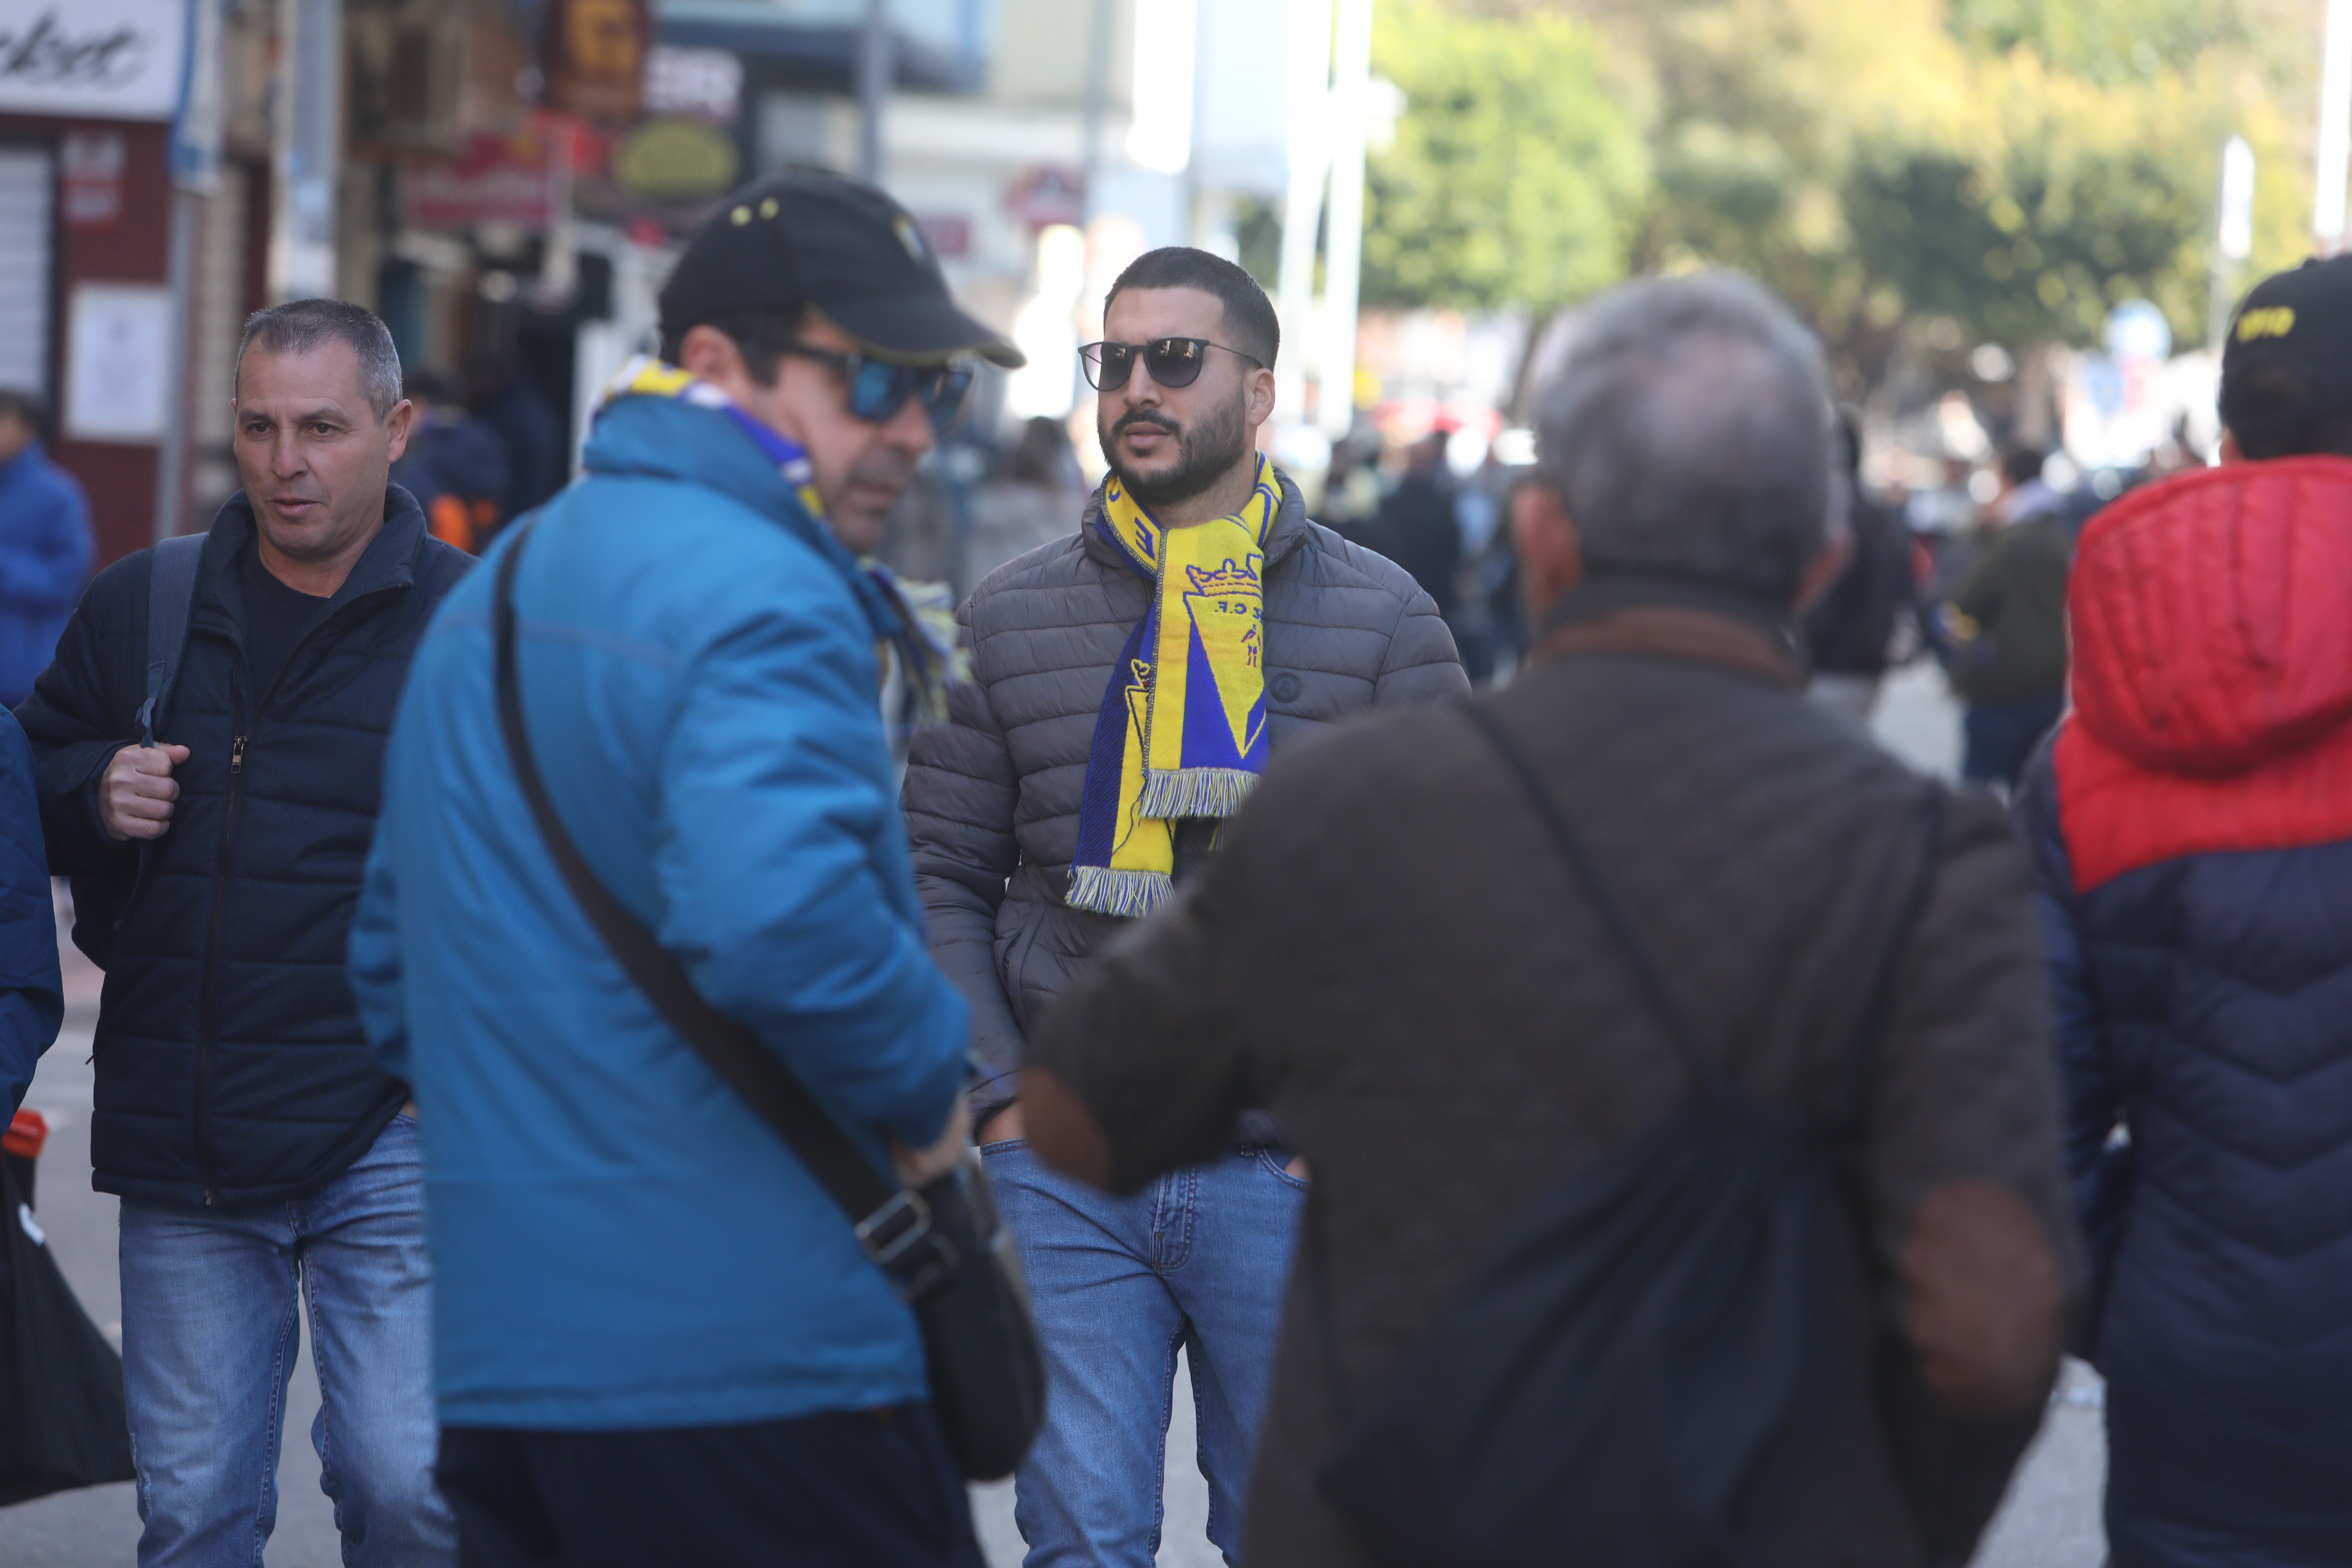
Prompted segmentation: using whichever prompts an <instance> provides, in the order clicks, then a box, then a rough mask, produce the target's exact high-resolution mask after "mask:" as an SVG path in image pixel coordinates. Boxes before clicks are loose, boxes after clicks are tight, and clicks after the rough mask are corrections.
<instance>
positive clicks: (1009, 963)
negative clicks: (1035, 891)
mask: <svg viewBox="0 0 2352 1568" xmlns="http://www.w3.org/2000/svg"><path fill="white" fill-rule="evenodd" d="M1008 901H1009V900H1008ZM1015 907H1016V908H1017V909H1018V910H1019V918H1020V920H1021V923H1020V924H1019V925H1017V926H1015V927H1014V928H1013V930H1012V931H1007V932H1003V933H1000V934H999V935H998V937H997V940H996V983H997V984H1000V985H1002V986H1003V987H1004V1000H1005V1003H1006V1004H1007V1005H1009V1006H1011V1007H1012V1009H1013V1022H1014V1023H1016V1024H1018V1025H1020V1026H1021V1029H1022V1032H1023V1033H1024V1034H1026V1033H1027V1032H1028V1030H1029V1007H1028V1002H1027V999H1026V998H1025V997H1024V995H1023V994H1022V991H1021V977H1022V975H1023V974H1024V973H1026V972H1027V971H1028V968H1029V952H1030V950H1031V949H1032V948H1034V947H1035V946H1036V945H1037V931H1038V929H1039V928H1040V927H1041V926H1043V925H1044V924H1045V911H1044V910H1042V909H1039V908H1037V907H1036V906H1034V905H1029V906H1015Z"/></svg>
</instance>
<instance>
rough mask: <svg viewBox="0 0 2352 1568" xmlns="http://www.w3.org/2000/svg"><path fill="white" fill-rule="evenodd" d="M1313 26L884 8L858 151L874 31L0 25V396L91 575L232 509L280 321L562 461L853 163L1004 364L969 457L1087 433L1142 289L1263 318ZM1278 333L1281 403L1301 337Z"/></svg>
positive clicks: (214, 4) (972, 1)
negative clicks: (870, 175) (1031, 420)
mask: <svg viewBox="0 0 2352 1568" xmlns="http://www.w3.org/2000/svg"><path fill="white" fill-rule="evenodd" d="M1360 3H1361V0H1337V5H1338V6H1339V9H1340V10H1341V11H1342V12H1344V11H1345V10H1346V8H1347V7H1348V6H1349V5H1357V4H1360ZM1334 5H1335V0H1285V4H1283V5H1265V4H1264V0H887V4H885V5H884V6H883V9H882V12H881V23H882V26H881V29H880V33H879V35H878V36H879V37H881V38H882V39H883V40H884V42H885V44H886V46H887V47H885V48H884V49H883V51H882V55H881V58H882V59H883V60H884V62H885V66H884V69H885V71H886V73H887V74H886V75H885V76H884V77H883V78H882V79H884V80H885V81H887V85H888V88H889V91H888V93H887V97H886V98H884V99H883V100H880V101H881V110H882V111H881V114H880V116H879V122H878V125H877V126H875V127H873V128H872V129H873V131H875V132H878V138H877V139H875V140H873V141H869V127H868V123H867V121H866V118H865V112H864V106H863V104H862V101H861V97H860V93H859V86H860V70H861V64H862V63H864V65H865V66H866V69H867V70H868V71H869V72H870V71H871V69H872V61H873V60H874V59H875V58H876V57H875V56H874V54H873V53H872V52H871V51H872V46H873V44H874V42H875V40H876V38H877V32H876V31H875V29H874V26H873V14H872V13H871V12H870V11H869V9H868V0H0V384H17V385H25V386H28V387H31V388H33V389H35V390H37V391H40V392H43V393H45V394H46V395H48V396H49V397H50V399H51V400H52V402H53V403H54V404H55V405H56V406H57V408H58V440H57V453H58V458H59V460H60V461H62V462H64V463H65V464H66V465H67V466H68V468H71V469H72V470H73V471H74V472H75V473H76V474H77V476H78V477H79V478H80V479H82V481H83V483H84V484H85V485H86V486H87V487H88V488H89V492H90V496H91V500H92V503H93V509H94V510H95V512H96V515H97V521H98V528H99V532H100V543H101V556H102V559H104V560H113V559H116V558H119V557H120V556H121V555H122V554H124V553H127V552H130V551H131V550H134V549H137V548H140V547H141V546H143V545H145V544H147V543H149V542H152V541H153V540H154V539H155V538H156V537H158V536H159V535H161V534H167V533H171V532H178V531H186V530H190V529H195V528H201V527H203V526H205V523H206V522H207V521H209V520H210V517H211V515H212V513H213V511H214V510H215V509H216V508H217V507H218V505H219V503H220V502H221V501H222V500H224V499H226V496H227V495H228V494H229V493H230V492H231V491H232V490H233V489H235V488H236V474H235V467H234V464H233V462H232V460H231V452H230V445H229V443H230V437H231V427H230V406H229V395H230V392H231V389H232V373H231V365H232V362H233V358H234V354H235V350H236V337H237V332H238V329H239V327H240V325H241V323H242V321H243V320H244V318H245V316H246V315H247V313H249V312H250V311H252V310H256V309H258V308H259V307H261V306H262V305H265V304H267V303H269V302H271V301H272V300H278V299H286V298H293V297H299V296H300V295H304V294H311V293H323V292H331V293H334V294H337V295H340V296H341V297H342V298H345V299H350V300H357V301H359V302H361V303H362V304H365V305H368V306H370V307H371V308H373V309H374V310H378V311H379V312H381V313H382V314H383V317H384V319H385V320H386V321H387V322H388V323H389V324H390V326H391V328H392V331H393V333H394V339H395V341H396V342H397V343H398V345H399V348H400V351H401V353H402V357H403V359H404V362H406V363H411V364H429V365H433V366H436V367H438V368H442V369H445V370H447V371H450V372H452V373H455V374H457V375H458V377H459V379H460V380H461V381H463V380H464V379H466V377H467V374H468V373H469V372H470V374H472V376H473V378H474V379H475V380H476V382H477V384H479V383H480V382H481V381H482V380H483V378H488V379H489V380H490V381H491V382H493V383H495V382H498V381H500V380H504V381H506V382H509V383H517V382H519V383H520V384H524V385H527V386H528V387H529V388H530V389H532V390H533V391H534V392H535V393H536V394H537V395H540V396H541V397H543V398H544V399H545V401H546V402H547V404H548V405H550V406H551V407H552V408H553V409H554V410H555V411H556V412H557V414H558V415H559V416H561V418H562V420H563V422H564V423H565V425H566V426H567V434H568V436H569V437H570V438H571V440H572V443H573V444H574V447H575V449H576V443H577V441H578V439H579V437H580V436H581V434H582V432H583V428H584V425H585V419H586V415H587V411H588V409H589V407H590V406H591V405H592V404H593V397H594V395H595V393H596V391H597V390H598V388H600V387H601V385H602V384H603V383H604V381H605V379H606V378H607V377H608V376H609V375H610V374H611V372H612V371H613V369H614V368H615V367H616V366H617V365H618V364H619V363H620V362H621V361H622V360H623V359H625V357H626V356H627V355H628V354H629V353H634V352H636V351H637V350H639V349H640V348H642V347H644V346H646V343H647V342H648V337H649V333H650V332H651V331H652V328H653V325H654V291H655V289H656V288H657V287H658V284H659V281H660V279H661V278H662V277H663V275H664V274H665V272H666V270H667V265H668V261H669V258H670V257H671V255H673V254H674V251H675V247H676V246H677V242H678V240H679V239H680V238H681V237H682V236H683V235H684V234H685V232H686V231H687V230H688V227H690V226H691V225H692V223H693V222H694V221H695V220H696V219H697V218H698V216H700V215H701V214H702V212H703V211H705V210H706V209H707V208H708V206H709V204H710V203H711V202H712V200H714V199H715V198H716V197H717V196H719V195H721V194H723V193H724V192H725V191H726V190H728V189H729V188H730V187H731V186H732V185H734V184H737V183H739V182H740V181H741V180H744V179H747V178H750V177H751V176H753V175H755V174H760V173H762V172H764V171H767V170H770V169H772V168H775V167H778V166H781V165H782V164H785V163H820V164H824V165H827V166H830V167H834V168H837V169H841V170H844V171H845V172H850V173H860V172H864V171H863V165H864V164H865V163H866V157H867V154H866V149H867V148H868V147H869V146H873V147H876V148H877V150H878V153H879V175H880V178H881V180H882V183H883V184H886V185H887V186H888V187H889V188H890V189H891V191H892V192H893V194H895V195H898V197H899V198H900V199H901V200H902V201H904V202H905V203H906V204H907V205H908V207H909V208H910V210H912V211H913V212H914V213H915V214H916V215H917V216H918V218H919V221H920V222H921V224H922V226H923V228H924V230H925V232H926V234H927V236H928V237H929V239H930V241H931V243H932V245H933V246H934V247H935V248H936V249H937V251H938V253H939V254H940V257H941V258H942V259H943V261H944V263H945V264H946V267H947V268H948V271H949V274H950V280H951V281H952V282H953V283H954V285H955V286H956V288H957V289H958V290H959V291H960V292H961V294H962V295H963V296H964V297H965V298H966V299H967V300H969V301H970V302H971V305H972V306H973V308H974V309H976V310H978V311H980V312H981V313H982V314H983V315H985V316H987V317H989V318H991V319H992V320H993V321H997V322H998V323H1000V324H1001V325H1003V326H1004V327H1006V328H1007V329H1008V330H1009V331H1013V333H1014V334H1015V336H1016V337H1017V338H1018V339H1019V340H1020V341H1021V342H1022V343H1023V344H1024V347H1025V348H1027V349H1028V350H1029V352H1030V353H1031V355H1032V360H1033V367H1032V369H1031V370H1029V371H1027V372H1024V373H1021V374H1017V375H1016V376H1014V377H1013V378H1010V379H1009V380H1007V379H1004V378H996V379H993V380H992V383H991V384H990V385H989V387H988V389H987V392H986V394H985V395H984V396H983V398H982V404H981V407H980V409H979V411H978V412H979V415H980V418H981V421H982V424H983V425H984V426H987V427H988V428H991V429H992V428H993V427H994V426H996V425H997V424H998V423H999V422H1001V421H1003V420H1005V419H1009V418H1017V417H1027V416H1038V415H1044V416H1053V417H1057V418H1059V417H1066V416H1073V415H1076V416H1083V415H1084V413H1085V409H1086V404H1085V402H1084V399H1085V398H1086V396H1087V394H1086V389H1085V387H1084V385H1083V384H1082V383H1081V382H1080V381H1079V379H1078V378H1077V376H1076V354H1075V353H1074V351H1075V349H1076V346H1077V344H1078V343H1079V342H1082V341H1085V339H1086V338H1087V336H1089V335H1091V333H1092V332H1093V331H1095V330H1096V329H1097V327H1098V325H1099V320H1100V299H1101V295H1102V293H1103V291H1104V289H1106V288H1107V287H1108V283H1109V281H1110V279H1112V278H1113V277H1114V276H1116V274H1117V272H1118V269H1119V268H1121V267H1123V266H1124V265H1125V264H1126V263H1127V261H1129V259H1131V258H1133V257H1134V256H1136V255H1138V254H1139V253H1140V252H1141V251H1143V250H1144V249H1146V248H1149V247H1152V246H1156V245H1163V244H1171V243H1180V242H1189V243H1194V244H1201V245H1204V246H1207V247H1210V248H1213V249H1216V250H1219V251H1221V252H1223V253H1224V254H1226V255H1229V256H1236V257H1238V258H1240V259H1242V260H1244V263H1245V264H1247V265H1250V266H1251V267H1252V268H1253V269H1255V270H1256V271H1258V272H1259V274H1260V276H1261V277H1263V278H1265V279H1266V280H1267V282H1268V283H1269V286H1272V284H1273V283H1274V278H1273V276H1272V274H1273V272H1274V270H1275V268H1276V261H1275V256H1276V249H1277V248H1278V246H1279V230H1280V226H1281V222H1282V217H1283V204H1284V201H1285V199H1286V194H1287V193H1288V192H1289V191H1290V190H1291V188H1292V186H1293V184H1295V183H1296V182H1297V180H1298V179H1300V177H1301V175H1300V168H1301V164H1300V163H1299V160H1298V159H1297V156H1296V155H1295V154H1296V153H1297V148H1296V147H1295V146H1294V142H1296V140H1297V126H1298V125H1299V124H1300V123H1301V116H1300V115H1299V114H1298V112H1297V102H1298V98H1299V95H1298V90H1297V89H1298V77H1299V71H1300V68H1301V63H1302V60H1304V63H1305V65H1306V68H1307V69H1308V70H1309V71H1310V72H1312V73H1313V75H1312V77H1311V80H1312V83H1313V86H1314V89H1315V90H1316V91H1318V92H1319V91H1320V90H1321V88H1322V84H1323V81H1324V79H1325V75H1324V73H1326V72H1328V48H1323V47H1321V46H1322V45H1323V44H1325V43H1327V42H1328V37H1329V33H1330V28H1331V26H1332V21H1331V18H1332V16H1333V15H1334ZM1293 13H1296V15H1293ZM1302 18H1304V24H1303V26H1304V29H1305V34H1306V36H1308V37H1315V36H1316V32H1317V29H1318V28H1319V29H1320V37H1316V44H1317V46H1318V48H1319V49H1320V52H1319V53H1314V57H1313V58H1306V57H1305V56H1302V55H1301V54H1300V45H1299V44H1298V38H1299V37H1301V27H1302V22H1301V19H1302ZM1310 52H1312V51H1310ZM868 79H872V78H871V76H870V75H869V78H868ZM1306 118H1307V119H1308V120H1310V121H1311V120H1312V119H1314V116H1311V115H1310V116H1307V117H1306ZM1313 177H1314V178H1315V179H1317V180H1318V181H1320V180H1321V179H1323V178H1324V177H1325V176H1324V174H1323V172H1322V170H1321V169H1320V168H1319V167H1318V168H1317V169H1316V170H1315V171H1314V174H1313ZM1320 188H1321V187H1320V185H1319V184H1318V187H1317V191H1318V194H1317V195H1316V200H1315V203H1314V204H1310V205H1309V206H1308V207H1307V211H1308V212H1309V213H1314V212H1317V211H1318V210H1319V202H1320V195H1319V192H1320ZM1307 254H1308V264H1309V266H1310V268H1311V267H1312V264H1313V253H1312V250H1311V248H1310V249H1309V251H1308V253H1307ZM1349 310H1350V312H1352V302H1350V303H1349ZM1287 313H1288V314H1290V315H1297V314H1299V313H1300V311H1299V310H1298V308H1297V300H1295V299H1294V300H1292V301H1291V302H1290V306H1289V309H1288V310H1287ZM1351 321H1352V316H1351ZM1287 325H1288V327H1289V331H1290V342H1289V343H1288V344H1286V354H1285V358H1286V361H1288V362H1290V363H1293V364H1297V363H1303V362H1305V361H1306V360H1307V359H1308V358H1311V357H1312V355H1313V354H1314V353H1315V352H1316V345H1317V343H1318V341H1321V339H1323V338H1326V337H1328V331H1320V330H1318V331H1308V330H1307V325H1308V323H1307V322H1305V321H1291V322H1288V323H1287ZM1318 326H1319V324H1318ZM1352 341H1353V338H1352V325H1351V327H1350V331H1349V342H1351V343H1352ZM1076 423H1078V424H1079V425H1080V426H1081V427H1083V425H1084V423H1085V422H1084V420H1083V418H1082V417H1081V418H1079V419H1078V420H1077V421H1076Z"/></svg>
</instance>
